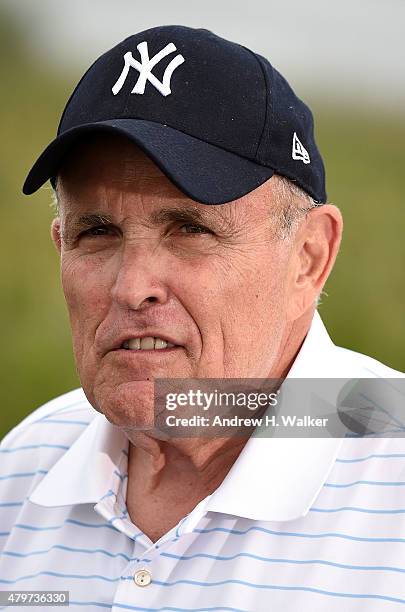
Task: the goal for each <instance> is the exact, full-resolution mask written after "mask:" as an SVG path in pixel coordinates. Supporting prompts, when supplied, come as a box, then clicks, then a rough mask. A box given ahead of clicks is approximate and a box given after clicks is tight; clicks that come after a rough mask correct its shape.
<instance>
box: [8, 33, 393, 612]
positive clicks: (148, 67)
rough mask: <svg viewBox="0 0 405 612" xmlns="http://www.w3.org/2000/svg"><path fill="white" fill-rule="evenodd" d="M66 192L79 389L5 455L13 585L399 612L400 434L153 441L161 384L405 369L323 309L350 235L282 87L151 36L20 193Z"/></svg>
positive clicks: (119, 55)
mask: <svg viewBox="0 0 405 612" xmlns="http://www.w3.org/2000/svg"><path fill="white" fill-rule="evenodd" d="M47 179H51V182H52V185H53V187H54V189H55V195H56V200H57V216H56V218H55V219H54V220H53V222H52V227H51V234H52V240H53V242H54V244H55V246H56V248H57V251H58V253H59V254H60V259H61V278H62V285H63V290H64V294H65V297H66V302H67V306H68V311H69V316H70V321H71V327H72V335H73V349H74V355H75V360H76V365H77V371H78V374H79V377H80V381H81V384H82V387H81V388H79V389H75V390H73V391H71V392H69V393H67V394H65V395H62V396H60V397H58V398H56V399H53V400H51V401H50V402H48V403H47V404H45V405H44V406H42V407H40V408H38V409H37V410H36V411H34V412H33V413H32V414H31V415H29V416H28V417H27V418H26V419H24V420H23V421H22V422H21V423H20V424H19V425H17V427H15V428H14V429H13V430H12V431H11V432H9V434H8V435H7V436H6V437H5V438H4V440H3V442H2V445H1V455H0V456H1V475H0V518H1V522H0V550H2V551H3V555H2V557H1V560H0V584H1V587H2V589H3V590H7V591H10V590H11V591H15V592H17V591H18V592H20V591H29V592H32V591H46V592H47V593H46V594H43V595H42V597H44V599H42V600H39V601H41V602H42V605H45V603H44V602H51V603H52V605H56V603H57V602H59V603H60V602H61V601H63V597H64V596H65V595H66V593H65V595H63V594H62V595H60V594H59V595H58V593H57V592H60V591H64V592H66V591H68V592H69V598H70V605H71V606H73V607H74V608H75V609H76V608H83V609H86V610H88V609H91V610H93V609H94V610H98V609H111V610H116V611H118V610H122V609H125V610H156V611H157V610H215V611H216V610H218V611H219V610H243V611H250V612H257V611H263V612H267V611H269V610H281V609H283V610H288V611H295V610H298V609H301V610H308V611H309V610H311V611H312V610H318V611H320V610H324V611H326V610H328V611H330V610H342V609H344V610H351V611H358V610H367V611H374V612H377V611H378V612H380V611H382V610H387V611H388V610H396V609H402V607H403V606H404V605H405V583H404V579H403V573H404V572H405V563H404V561H403V559H404V553H403V550H404V546H405V538H404V534H405V522H404V513H405V510H404V502H403V499H402V498H403V494H402V491H403V487H402V488H401V485H404V484H405V483H404V482H403V480H404V477H403V472H404V468H403V465H404V463H403V458H404V457H405V451H404V445H403V443H402V440H401V438H398V439H394V438H384V437H381V438H378V437H377V438H373V439H348V438H346V439H343V438H336V437H329V438H326V437H325V438H320V439H316V440H314V439H310V438H308V437H305V436H304V437H301V438H289V437H279V438H271V437H269V438H260V437H254V436H251V437H246V436H245V437H243V436H228V437H224V436H222V437H218V436H212V437H209V436H208V437H207V436H205V437H204V436H200V437H187V436H185V437H181V436H177V437H176V436H170V435H164V434H163V433H162V432H161V431H160V430H159V428H157V427H155V424H154V419H153V388H154V387H153V383H154V381H155V379H158V378H166V379H210V378H214V379H232V378H238V379H241V378H243V379H252V378H253V379H278V378H280V379H285V378H286V377H287V380H289V379H291V378H337V377H348V378H368V377H378V378H389V377H391V378H399V377H401V376H403V375H402V374H400V373H399V372H395V371H393V370H391V369H390V368H388V367H386V366H384V365H382V364H380V363H378V362H377V361H375V360H374V359H371V358H369V357H366V356H364V355H360V354H358V353H354V352H351V351H348V350H345V349H341V348H339V347H336V346H335V345H334V344H333V343H332V341H331V340H330V338H329V336H328V334H327V332H326V330H325V328H324V326H323V323H322V321H321V319H320V316H319V314H318V313H317V311H316V302H317V298H318V296H319V295H320V293H321V291H322V288H323V286H324V284H325V282H326V279H327V277H328V275H329V273H330V271H331V269H332V267H333V264H334V262H335V258H336V255H337V252H338V248H339V243H340V238H341V232H342V218H341V214H340V212H339V210H338V209H337V208H336V207H335V206H333V205H331V204H328V203H327V199H326V194H325V186H324V171H323V164H322V160H321V157H320V155H319V152H318V150H317V147H316V144H315V141H314V135H313V123H312V115H311V113H310V111H309V109H308V108H307V107H306V106H305V104H304V103H303V102H302V101H301V100H299V99H298V98H297V97H296V96H295V94H294V93H293V91H292V90H291V88H290V87H289V85H288V83H287V82H286V81H285V79H284V78H283V77H282V76H281V75H280V74H279V73H278V72H277V71H276V70H275V69H274V68H273V67H272V66H271V65H270V63H269V62H268V61H267V60H266V59H264V58H263V57H261V56H259V55H257V54H255V53H253V52H252V51H250V50H248V49H246V48H244V47H242V46H239V45H237V44H235V43H232V42H229V41H227V40H224V39H222V38H220V37H218V36H216V35H214V34H213V33H211V32H209V31H207V30H203V29H198V30H197V29H191V28H186V27H179V26H165V27H158V28H153V29H150V30H147V31H144V32H141V33H139V34H136V35H133V36H131V37H130V38H128V39H126V40H125V41H123V42H122V43H120V44H118V45H117V46H116V47H114V48H113V49H111V50H110V51H108V52H107V53H105V54H104V55H103V56H101V57H100V58H99V59H98V60H97V61H96V62H95V63H94V64H93V65H92V66H91V67H90V68H89V70H88V71H87V72H86V74H85V75H84V77H83V78H82V79H81V81H80V82H79V84H78V85H77V87H76V89H75V91H74V93H73V94H72V96H71V98H70V99H69V101H68V103H67V105H66V108H65V110H64V113H63V115H62V119H61V123H60V126H59V130H58V136H57V138H56V139H55V140H54V141H53V142H52V143H51V144H50V145H49V146H48V147H47V149H46V150H45V151H44V152H43V153H42V155H41V156H40V157H39V159H38V161H37V162H36V164H35V165H34V167H33V168H32V170H31V172H30V174H29V175H28V177H27V180H26V182H25V185H24V191H25V193H27V194H28V193H32V192H34V191H35V190H36V189H38V188H39V187H40V186H41V185H42V184H43V183H44V182H45V181H46V180H47ZM49 591H53V592H56V593H49ZM7 596H9V595H7ZM17 596H19V595H18V593H14V595H13V597H14V598H16V597H17ZM38 597H40V596H38ZM46 597H47V598H48V599H46ZM58 597H59V599H58ZM61 598H62V599H61ZM7 601H11V600H7ZM13 601H14V603H18V602H21V599H18V598H17V599H14V600H13ZM1 603H2V604H5V603H7V602H6V600H5V594H3V599H2V600H1Z"/></svg>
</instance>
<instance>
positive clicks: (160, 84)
mask: <svg viewBox="0 0 405 612" xmlns="http://www.w3.org/2000/svg"><path fill="white" fill-rule="evenodd" d="M136 48H137V49H138V51H139V54H140V56H141V62H138V60H136V59H134V58H133V56H132V52H131V51H127V53H125V55H124V62H125V63H124V68H123V69H122V72H121V74H120V76H119V77H118V80H117V82H116V83H115V85H114V86H113V88H112V90H111V91H112V92H113V94H114V96H116V95H117V93H118V92H119V91H121V88H122V86H123V85H124V83H125V80H126V78H127V76H128V73H129V69H130V68H131V67H132V68H135V69H136V70H137V71H138V72H139V77H138V80H137V82H136V83H135V87H134V88H133V90H132V91H131V93H136V94H143V93H144V92H145V86H146V82H147V81H150V83H151V84H152V85H153V86H154V87H156V89H157V90H158V91H160V93H161V94H162V95H163V96H168V95H169V94H170V93H172V92H171V89H170V79H171V78H172V74H173V72H174V71H175V70H176V68H178V67H179V66H180V65H181V64H182V63H183V62H184V61H185V60H184V57H183V56H182V55H180V53H179V54H178V55H176V57H174V58H173V59H172V61H171V62H170V64H169V65H168V66H167V68H166V70H165V72H164V75H163V81H159V79H157V78H156V77H155V75H154V74H152V70H153V68H154V67H155V66H156V64H158V63H159V62H160V60H162V59H163V58H164V57H166V55H170V53H173V52H174V51H177V49H176V47H175V46H174V44H173V43H169V44H168V45H166V47H165V48H164V49H162V50H161V51H159V53H157V54H156V55H154V56H153V57H152V58H151V59H149V51H148V43H147V42H145V41H144V42H141V43H139V45H137V47H136Z"/></svg>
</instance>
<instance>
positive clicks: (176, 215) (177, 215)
mask: <svg viewBox="0 0 405 612" xmlns="http://www.w3.org/2000/svg"><path fill="white" fill-rule="evenodd" d="M212 212H213V211H205V212H204V213H203V212H202V211H201V210H199V209H198V208H197V207H194V206H186V207H185V206H182V207H176V208H173V207H168V208H161V209H160V210H156V211H154V212H152V214H151V216H150V220H151V222H152V223H153V224H154V225H163V224H164V223H168V222H170V221H188V222H194V223H196V222H198V223H204V222H207V221H209V220H213V219H214V218H216V217H217V215H214V214H212ZM210 213H211V214H210Z"/></svg>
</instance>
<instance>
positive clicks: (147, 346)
mask: <svg viewBox="0 0 405 612" xmlns="http://www.w3.org/2000/svg"><path fill="white" fill-rule="evenodd" d="M175 346H178V345H176V344H173V343H172V342H168V341H167V340H164V339H163V338H156V337H155V336H145V337H144V338H130V339H128V340H125V341H124V342H123V343H122V344H121V346H120V348H121V349H126V350H128V351H150V350H162V349H166V348H173V347H175Z"/></svg>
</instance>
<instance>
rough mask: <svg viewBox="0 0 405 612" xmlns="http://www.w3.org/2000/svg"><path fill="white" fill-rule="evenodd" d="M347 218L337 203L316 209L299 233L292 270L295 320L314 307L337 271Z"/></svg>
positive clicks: (292, 312) (307, 218) (291, 303)
mask: <svg viewBox="0 0 405 612" xmlns="http://www.w3.org/2000/svg"><path fill="white" fill-rule="evenodd" d="M342 230H343V219H342V215H341V212H340V210H339V209H338V208H337V207H336V206H334V205H333V204H324V205H322V206H319V208H314V209H312V210H311V211H310V212H309V213H308V215H307V217H306V219H305V221H304V223H303V224H302V226H301V227H300V228H299V230H298V231H297V236H296V241H295V255H294V258H293V266H292V269H291V273H292V277H291V281H292V284H293V286H292V291H291V296H292V299H291V300H290V304H289V310H290V313H289V316H290V318H291V320H295V319H297V318H299V317H300V316H301V315H302V314H304V313H305V312H306V311H307V310H308V309H309V308H311V307H313V305H314V303H315V300H316V297H317V296H318V295H320V293H321V291H322V288H323V286H324V285H325V283H326V280H327V278H328V276H329V274H330V272H331V270H332V268H333V265H334V263H335V260H336V256H337V254H338V251H339V246H340V242H341V238H342Z"/></svg>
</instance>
